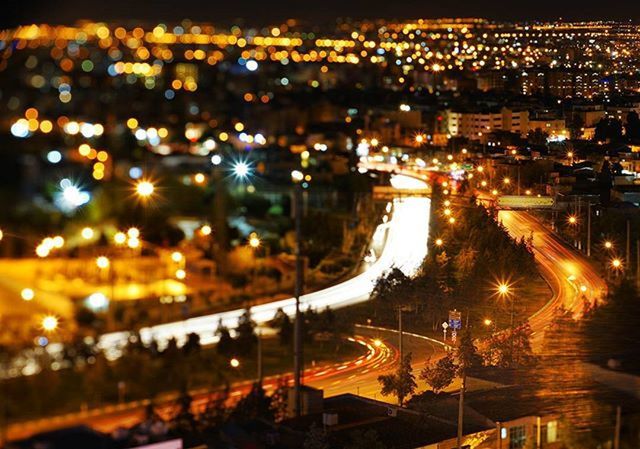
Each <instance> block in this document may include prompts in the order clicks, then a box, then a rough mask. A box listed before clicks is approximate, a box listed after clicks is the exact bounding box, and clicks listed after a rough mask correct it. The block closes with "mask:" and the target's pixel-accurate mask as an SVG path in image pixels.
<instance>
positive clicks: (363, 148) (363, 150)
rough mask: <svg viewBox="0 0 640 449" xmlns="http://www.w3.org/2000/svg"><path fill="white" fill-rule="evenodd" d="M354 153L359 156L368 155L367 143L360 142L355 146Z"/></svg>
mask: <svg viewBox="0 0 640 449" xmlns="http://www.w3.org/2000/svg"><path fill="white" fill-rule="evenodd" d="M356 154H357V155H358V156H360V157H362V156H367V155H369V144H368V143H366V142H360V143H359V144H358V146H357V147H356Z"/></svg>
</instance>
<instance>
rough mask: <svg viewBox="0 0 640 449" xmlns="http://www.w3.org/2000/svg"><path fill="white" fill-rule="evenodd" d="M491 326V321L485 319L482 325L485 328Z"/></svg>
mask: <svg viewBox="0 0 640 449" xmlns="http://www.w3.org/2000/svg"><path fill="white" fill-rule="evenodd" d="M492 324H493V321H491V320H490V319H489V318H485V319H484V325H485V326H491V325H492Z"/></svg>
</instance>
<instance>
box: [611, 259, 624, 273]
mask: <svg viewBox="0 0 640 449" xmlns="http://www.w3.org/2000/svg"><path fill="white" fill-rule="evenodd" d="M611 266H612V267H613V268H615V269H616V270H617V269H620V268H622V261H621V260H620V259H618V258H616V259H613V260H612V261H611Z"/></svg>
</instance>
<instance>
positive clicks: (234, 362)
mask: <svg viewBox="0 0 640 449" xmlns="http://www.w3.org/2000/svg"><path fill="white" fill-rule="evenodd" d="M229 365H230V366H231V368H238V367H239V366H240V360H238V359H236V358H235V357H234V358H232V359H231V360H229Z"/></svg>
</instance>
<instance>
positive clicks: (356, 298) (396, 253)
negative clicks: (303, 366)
mask: <svg viewBox="0 0 640 449" xmlns="http://www.w3.org/2000/svg"><path fill="white" fill-rule="evenodd" d="M391 184H392V185H393V187H395V188H397V189H412V190H413V189H425V188H427V184H426V183H425V182H423V181H421V180H418V179H414V178H411V177H408V176H404V175H398V176H394V177H393V178H392V179H391ZM430 205H431V200H430V199H429V198H425V197H407V198H397V199H394V200H393V208H392V210H391V211H390V212H391V214H392V215H391V219H389V221H388V222H386V223H383V224H381V225H380V226H378V228H377V230H376V232H375V234H374V237H373V242H372V243H371V245H370V249H372V250H373V251H374V252H375V253H376V255H377V260H376V261H375V262H372V263H371V264H369V265H368V266H367V267H366V269H365V270H364V271H363V272H362V273H360V274H358V275H357V276H355V277H353V278H351V279H348V280H346V281H344V282H342V283H340V284H338V285H335V286H333V287H329V288H326V289H324V290H320V291H317V292H313V293H308V294H306V295H303V296H302V298H301V303H302V304H301V306H302V308H303V309H304V308H307V307H311V308H315V309H319V310H321V309H324V308H325V307H331V308H337V307H344V306H349V305H352V304H356V303H359V302H362V301H366V300H367V299H369V295H370V294H371V291H372V289H373V287H374V283H375V281H376V279H378V278H379V277H380V275H382V274H383V273H384V272H385V271H387V270H389V269H390V268H392V267H397V268H400V269H401V270H402V271H403V272H404V273H405V274H407V275H412V274H414V273H415V272H416V271H417V270H418V269H419V268H420V266H421V264H422V261H423V259H424V257H425V255H426V253H427V247H428V245H427V243H428V237H429V214H430ZM280 308H281V309H282V310H283V311H284V312H285V313H287V314H289V315H293V314H294V313H295V299H294V298H289V299H284V300H280V301H275V302H271V303H268V304H262V305H258V306H254V307H252V308H251V315H252V318H253V319H254V320H255V321H256V322H257V323H265V322H268V321H270V320H271V319H272V318H273V316H274V315H275V313H276V311H277V310H278V309H280ZM243 313H244V310H243V309H237V310H232V311H228V312H223V313H216V314H212V315H206V316H201V317H197V318H191V319H188V320H184V321H178V322H174V323H167V324H160V325H157V326H153V327H147V328H143V329H141V330H140V336H141V338H142V340H143V341H144V342H145V343H149V342H150V341H151V340H152V339H155V340H157V341H158V343H159V344H160V346H162V345H163V343H164V342H166V341H167V340H168V339H170V338H176V339H177V340H178V341H184V339H185V338H186V336H187V334H189V333H191V332H195V333H197V334H199V335H200V339H201V342H202V343H203V344H211V343H215V341H216V338H215V336H214V333H215V330H216V329H217V327H218V322H219V321H222V323H223V324H224V325H225V326H226V327H228V328H231V329H233V328H235V327H236V326H237V322H238V318H239V317H240V316H241V315H242V314H243ZM128 337H129V333H128V332H114V333H110V334H105V335H103V336H102V337H100V340H99V346H100V347H101V348H102V349H103V350H105V351H106V352H107V354H108V355H109V354H110V355H111V356H112V357H117V355H118V352H119V348H120V347H122V346H123V345H125V344H126V342H127V339H128Z"/></svg>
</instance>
